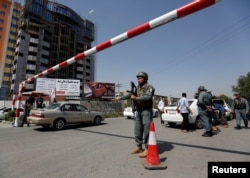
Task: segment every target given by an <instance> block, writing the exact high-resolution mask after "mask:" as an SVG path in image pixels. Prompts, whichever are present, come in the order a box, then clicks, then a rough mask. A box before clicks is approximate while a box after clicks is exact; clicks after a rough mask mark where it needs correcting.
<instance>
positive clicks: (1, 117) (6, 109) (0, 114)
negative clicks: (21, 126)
mask: <svg viewBox="0 0 250 178" xmlns="http://www.w3.org/2000/svg"><path fill="white" fill-rule="evenodd" d="M11 110H12V108H11V107H4V108H1V109H0V121H2V120H4V119H5V115H6V114H7V113H8V112H9V111H11ZM19 110H20V116H21V115H22V114H23V112H24V109H23V108H20V109H19ZM15 111H16V109H15Z"/></svg>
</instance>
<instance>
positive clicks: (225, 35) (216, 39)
mask: <svg viewBox="0 0 250 178" xmlns="http://www.w3.org/2000/svg"><path fill="white" fill-rule="evenodd" d="M249 17H250V15H247V16H245V17H243V18H242V19H240V20H238V21H237V22H236V23H234V24H232V25H230V26H229V27H227V28H226V29H224V30H223V31H221V32H218V33H217V34H215V35H214V36H212V37H211V38H210V39H208V40H206V41H204V42H203V43H201V44H199V45H198V46H197V47H195V48H193V49H191V50H190V51H189V52H187V53H185V54H182V55H180V56H178V57H175V58H173V59H171V60H170V61H169V62H168V63H167V64H166V65H164V67H163V68H162V69H159V70H157V72H156V73H154V74H153V75H156V74H159V73H161V72H163V71H165V70H167V69H169V68H170V67H171V69H172V68H173V67H177V66H178V64H179V63H180V62H183V61H186V62H188V60H191V59H192V58H187V57H190V56H194V55H196V54H197V53H198V52H199V54H200V53H201V52H200V51H201V50H202V49H206V51H207V50H209V49H211V48H214V47H215V46H217V45H219V44H221V43H223V42H225V41H227V40H229V39H231V38H232V37H234V36H236V35H237V34H239V33H241V32H243V31H245V30H247V29H249V28H250V22H248V23H245V24H243V25H241V26H239V24H240V23H241V22H243V21H244V20H246V19H249ZM235 27H237V28H236V29H235Z"/></svg>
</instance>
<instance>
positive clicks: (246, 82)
mask: <svg viewBox="0 0 250 178" xmlns="http://www.w3.org/2000/svg"><path fill="white" fill-rule="evenodd" d="M232 90H233V92H240V94H241V96H243V97H245V98H246V99H247V100H248V101H250V72H248V73H247V75H246V76H243V75H241V76H240V77H239V78H238V81H237V86H232Z"/></svg>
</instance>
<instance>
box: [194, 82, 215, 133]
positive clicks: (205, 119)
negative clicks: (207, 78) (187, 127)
mask: <svg viewBox="0 0 250 178" xmlns="http://www.w3.org/2000/svg"><path fill="white" fill-rule="evenodd" d="M198 94H199V96H198V101H197V106H198V112H199V116H200V118H201V121H202V123H203V127H204V129H205V133H203V134H202V136H203V137H211V136H212V135H213V132H212V121H211V119H210V116H211V112H212V95H211V94H209V93H208V92H207V90H206V89H205V87H204V86H200V87H199V88H198Z"/></svg>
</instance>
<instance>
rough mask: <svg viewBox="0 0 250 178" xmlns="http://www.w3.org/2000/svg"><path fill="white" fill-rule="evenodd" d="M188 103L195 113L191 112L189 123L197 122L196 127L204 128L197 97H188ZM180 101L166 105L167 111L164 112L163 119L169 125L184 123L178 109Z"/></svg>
mask: <svg viewBox="0 0 250 178" xmlns="http://www.w3.org/2000/svg"><path fill="white" fill-rule="evenodd" d="M188 104H189V107H190V109H191V110H192V112H193V114H189V123H190V124H195V126H196V128H198V129H201V128H203V125H202V122H201V119H200V117H199V115H198V107H197V99H188ZM177 105H178V102H174V103H173V104H171V105H168V106H166V107H165V113H163V114H162V120H163V121H164V122H167V123H168V124H169V126H175V125H177V124H181V123H182V116H181V114H180V113H178V112H177V111H176V109H177Z"/></svg>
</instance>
